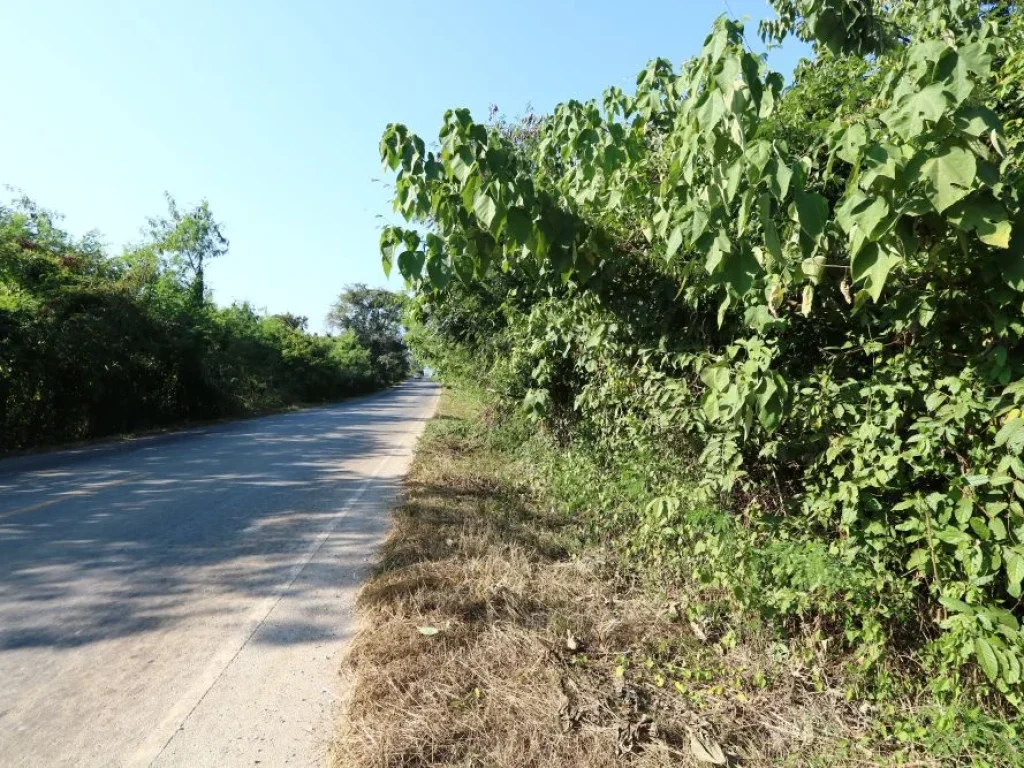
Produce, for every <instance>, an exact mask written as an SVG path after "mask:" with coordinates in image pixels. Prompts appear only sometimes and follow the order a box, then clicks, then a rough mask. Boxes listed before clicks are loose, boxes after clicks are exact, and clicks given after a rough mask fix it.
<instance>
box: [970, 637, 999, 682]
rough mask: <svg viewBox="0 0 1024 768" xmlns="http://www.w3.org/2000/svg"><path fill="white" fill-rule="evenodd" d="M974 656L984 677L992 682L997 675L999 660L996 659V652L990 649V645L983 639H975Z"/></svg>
mask: <svg viewBox="0 0 1024 768" xmlns="http://www.w3.org/2000/svg"><path fill="white" fill-rule="evenodd" d="M974 656H975V658H976V659H977V660H978V666H979V667H981V670H982V671H983V672H984V673H985V676H986V677H987V678H988V679H989V680H991V681H993V682H994V681H995V679H996V677H997V676H998V675H999V660H998V659H997V658H996V652H995V650H994V649H993V648H992V644H991V643H990V642H989V641H988V640H986V639H985V638H983V637H977V638H975V639H974Z"/></svg>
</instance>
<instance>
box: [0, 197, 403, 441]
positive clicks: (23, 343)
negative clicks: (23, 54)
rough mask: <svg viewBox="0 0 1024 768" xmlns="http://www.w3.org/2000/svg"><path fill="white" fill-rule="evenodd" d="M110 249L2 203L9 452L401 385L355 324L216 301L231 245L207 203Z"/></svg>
mask: <svg viewBox="0 0 1024 768" xmlns="http://www.w3.org/2000/svg"><path fill="white" fill-rule="evenodd" d="M152 225H153V236H152V238H151V239H149V240H148V241H147V242H145V243H143V244H141V245H139V246H137V247H134V248H132V249H130V250H128V251H127V252H126V253H125V254H124V255H123V256H120V257H117V258H111V257H108V256H107V255H106V254H105V253H104V252H103V249H102V248H101V247H100V245H99V244H98V243H97V242H96V240H95V238H93V237H86V238H85V239H83V240H80V241H76V240H74V239H72V238H71V237H69V236H68V234H67V233H65V232H63V231H61V230H60V229H59V228H58V227H57V225H56V222H55V218H54V216H53V215H52V214H50V213H48V212H47V211H44V210H41V209H40V208H38V207H37V206H35V205H33V204H32V203H31V202H29V201H26V200H22V201H19V202H16V203H14V204H12V205H9V206H4V207H0V450H8V449H14V448H22V447H26V446H33V445H41V444H47V443H53V442H60V441H67V440H75V439H80V438H88V437H94V436H99V435H106V434H111V433H118V432H125V431H130V430H136V429H140V428H146V427H154V426H159V425H164V424H172V423H176V422H180V421H183V420H187V419H202V418H211V417H219V416H225V415H238V414H245V413H252V412H256V411H260V410H263V409H268V408H275V407H280V406H284V405H288V404H293V403H312V402H322V401H327V400H331V399H337V398H341V397H343V396H346V395H349V394H354V393H359V392H366V391H370V390H372V389H375V388H377V387H378V386H381V385H382V384H388V383H392V382H391V381H390V380H389V381H382V380H381V378H380V377H379V376H378V375H377V372H376V370H375V367H374V361H373V360H372V358H371V354H370V351H369V350H368V349H366V348H365V347H363V346H361V345H360V344H359V342H358V340H357V339H356V337H355V335H354V334H352V333H343V334H341V335H338V336H333V337H332V336H319V335H315V334H310V333H308V332H307V331H306V321H305V318H296V317H293V316H290V315H279V316H269V317H268V316H262V315H260V314H257V313H256V312H255V311H254V310H253V309H252V308H251V307H250V306H248V305H241V306H238V305H236V306H231V307H227V308H218V307H216V306H214V305H213V304H212V303H211V302H210V301H209V300H208V299H207V298H206V296H205V295H204V293H205V289H204V286H203V283H202V269H203V261H204V259H207V258H210V257H212V256H216V255H217V254H218V253H220V252H223V250H225V249H226V247H227V241H226V240H224V239H223V238H222V237H221V236H220V233H219V228H218V227H217V226H216V223H215V222H214V221H213V219H212V216H211V215H210V213H209V209H208V207H207V206H205V204H204V205H202V206H199V207H198V208H196V210H195V211H192V212H186V213H182V212H180V211H178V210H177V208H176V206H174V205H173V202H172V204H171V218H170V219H169V220H167V221H157V220H154V221H153V222H152Z"/></svg>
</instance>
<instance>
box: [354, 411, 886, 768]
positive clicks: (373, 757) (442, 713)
mask: <svg viewBox="0 0 1024 768" xmlns="http://www.w3.org/2000/svg"><path fill="white" fill-rule="evenodd" d="M484 418H486V414H481V412H480V408H479V406H475V405H474V404H472V403H471V402H466V401H465V400H463V399H460V398H457V397H454V396H452V395H450V394H449V395H448V396H446V398H445V399H444V402H443V404H442V407H441V411H440V413H439V416H438V418H437V419H435V421H434V422H433V423H432V424H431V426H430V428H429V431H428V433H427V435H426V436H425V438H424V440H423V441H422V442H421V444H420V448H419V451H418V454H417V459H416V461H415V464H414V467H413V469H412V472H411V474H410V477H409V479H408V481H407V489H406V497H405V500H404V502H403V504H402V505H401V506H400V507H399V508H398V510H397V511H396V512H395V524H394V528H393V531H392V533H391V536H390V538H389V540H388V542H387V544H386V546H385V548H384V550H383V552H382V558H381V564H380V566H379V568H378V570H377V572H376V575H375V576H374V577H373V578H372V580H371V581H370V582H369V583H368V584H367V585H366V587H365V588H364V590H363V592H362V595H361V598H360V602H359V609H360V611H361V618H362V621H363V629H362V631H361V633H360V634H359V635H358V637H357V638H356V639H355V641H354V642H353V644H352V648H351V651H350V653H349V656H348V661H347V670H346V674H349V675H351V676H352V684H353V688H352V695H351V698H350V701H349V702H348V704H347V712H346V717H345V718H344V722H343V725H342V732H341V734H340V737H339V740H338V742H337V745H336V748H335V755H334V760H335V764H336V765H338V766H360V767H364V766H366V767H369V766H373V767H375V768H376V767H379V768H384V767H387V768H399V767H401V768H412V767H413V766H426V765H442V766H462V767H465V768H469V766H487V768H491V767H492V766H499V767H502V766H566V767H567V768H568V766H574V767H575V766H622V765H631V766H642V767H647V766H651V767H653V766H668V765H700V764H703V765H708V764H709V763H707V762H704V763H700V762H699V761H698V760H697V758H696V756H695V755H696V751H699V746H698V745H697V743H695V742H700V743H702V744H703V745H704V746H705V747H706V748H707V749H708V750H709V751H710V752H711V753H713V752H714V751H715V749H716V747H717V746H719V745H720V746H721V749H722V750H723V752H724V755H725V757H726V759H727V760H728V761H729V762H731V763H735V764H743V765H746V766H778V765H798V766H803V765H819V764H821V765H826V764H827V765H829V766H837V765H873V764H876V763H875V762H874V761H873V760H872V759H871V757H870V756H869V755H868V754H866V753H864V752H862V751H861V748H860V747H858V746H856V744H857V738H856V737H857V735H858V732H859V731H860V730H861V728H862V727H863V726H862V723H861V719H860V715H859V713H858V711H857V710H856V709H854V708H853V707H851V706H849V705H847V704H845V703H844V702H843V700H842V699H841V698H840V697H838V696H836V695H833V694H831V693H827V692H826V693H820V692H817V691H820V690H825V691H828V686H822V685H821V681H820V680H818V681H814V683H812V681H811V680H810V675H809V673H807V672H806V670H805V669H804V668H803V667H802V666H801V664H800V663H797V662H795V661H794V660H793V659H792V658H784V659H783V658H779V657H778V652H777V649H775V651H776V652H775V653H774V654H773V646H771V645H770V644H769V643H767V642H760V641H758V640H757V639H756V638H755V639H749V638H748V639H744V640H743V641H742V642H739V643H734V642H732V640H731V638H730V637H729V636H728V635H726V636H725V637H722V636H721V631H722V628H721V627H716V626H715V624H714V622H708V623H707V624H704V625H700V624H696V623H691V622H689V621H687V620H685V619H682V618H680V616H679V612H678V611H676V610H675V606H672V605H670V604H666V602H665V601H664V600H661V599H653V598H651V597H650V595H649V592H645V591H643V590H641V589H639V588H638V587H637V586H636V585H635V584H632V583H631V582H630V581H629V580H628V579H626V578H624V577H622V576H620V575H619V574H618V573H617V572H616V570H615V569H614V567H612V566H611V565H610V564H609V563H610V562H611V559H610V558H607V557H604V556H602V553H601V552H595V551H584V552H580V551H576V550H575V549H574V545H573V544H572V542H573V541H574V537H573V536H572V533H573V531H572V528H571V527H570V526H569V525H568V524H567V521H566V520H565V519H564V518H562V517H560V516H559V515H558V514H557V513H555V512H554V511H548V510H545V509H542V508H541V507H540V505H539V504H538V503H537V502H536V501H535V499H534V498H533V497H532V496H531V494H530V492H529V490H528V488H527V486H526V485H525V484H524V483H523V482H522V481H521V478H520V479H517V478H516V477H515V471H516V467H514V466H511V467H510V466H509V460H508V457H507V456H502V455H498V454H495V453H493V452H491V451H489V450H488V448H487V445H486V441H485V440H483V439H481V437H480V435H481V434H482V433H481V431H480V429H479V426H478V425H479V422H480V420H481V419H484ZM420 628H434V629H436V630H438V631H437V632H436V634H423V633H422V632H421V631H420ZM427 631H428V632H430V631H431V630H429V629H428V630H427Z"/></svg>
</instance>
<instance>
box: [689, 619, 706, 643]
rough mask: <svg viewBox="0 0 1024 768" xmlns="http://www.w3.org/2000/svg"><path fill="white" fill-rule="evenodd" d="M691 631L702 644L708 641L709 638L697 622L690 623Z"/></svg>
mask: <svg viewBox="0 0 1024 768" xmlns="http://www.w3.org/2000/svg"><path fill="white" fill-rule="evenodd" d="M690 629H691V630H692V631H693V634H694V635H696V636H697V639H698V640H700V641H701V642H706V641H707V639H708V636H707V635H706V634H705V633H704V628H703V627H702V626H701V625H700V624H698V623H697V622H696V621H691V622H690Z"/></svg>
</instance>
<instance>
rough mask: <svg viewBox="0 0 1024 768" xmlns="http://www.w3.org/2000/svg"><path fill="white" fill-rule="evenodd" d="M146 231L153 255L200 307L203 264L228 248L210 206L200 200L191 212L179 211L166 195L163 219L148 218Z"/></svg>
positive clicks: (201, 301)
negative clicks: (176, 275) (170, 269)
mask: <svg viewBox="0 0 1024 768" xmlns="http://www.w3.org/2000/svg"><path fill="white" fill-rule="evenodd" d="M149 229H150V235H151V236H152V238H153V249H154V250H155V252H156V253H158V254H159V255H161V256H163V257H164V258H166V259H167V260H168V261H169V262H170V264H171V265H172V266H173V267H175V268H176V269H177V270H178V271H179V273H180V274H181V276H182V279H183V280H184V281H185V282H186V284H187V285H188V286H189V288H190V290H191V294H192V300H193V303H194V304H195V305H196V306H199V305H201V304H202V303H203V300H204V298H205V295H206V284H205V282H204V279H203V274H204V270H205V268H206V264H207V263H208V262H209V261H210V260H211V259H215V258H217V257H218V256H223V255H224V254H225V253H227V252H228V246H229V243H228V239H227V238H226V237H224V234H223V233H222V232H221V226H220V224H219V223H218V222H217V220H216V219H214V218H213V212H212V211H211V210H210V204H209V203H208V202H207V201H206V200H203V201H201V202H200V203H199V204H198V205H196V206H195V207H194V208H192V209H191V210H188V211H182V210H181V209H180V208H179V207H178V204H177V203H176V202H175V200H174V198H173V197H172V196H171V195H170V193H167V217H166V218H152V219H150V220H149Z"/></svg>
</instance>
